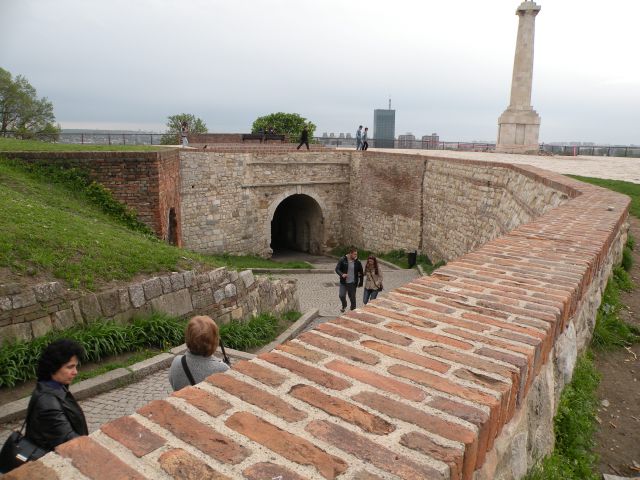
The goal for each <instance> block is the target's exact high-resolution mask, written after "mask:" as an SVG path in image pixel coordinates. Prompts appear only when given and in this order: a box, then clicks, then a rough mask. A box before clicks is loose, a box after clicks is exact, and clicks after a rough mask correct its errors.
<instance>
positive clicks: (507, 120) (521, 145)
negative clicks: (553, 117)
mask: <svg viewBox="0 0 640 480" xmlns="http://www.w3.org/2000/svg"><path fill="white" fill-rule="evenodd" d="M539 133H540V115H538V114H537V113H536V111H535V110H533V109H528V110H516V109H512V108H511V107H510V108H507V109H506V110H505V111H504V113H503V114H502V115H500V118H499V119H498V142H497V144H496V152H499V153H535V152H537V151H538V150H539V148H540V146H539V145H538V136H539Z"/></svg>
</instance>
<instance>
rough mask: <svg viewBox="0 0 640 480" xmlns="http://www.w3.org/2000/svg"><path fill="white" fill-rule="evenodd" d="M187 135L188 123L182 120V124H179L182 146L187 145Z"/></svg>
mask: <svg viewBox="0 0 640 480" xmlns="http://www.w3.org/2000/svg"><path fill="white" fill-rule="evenodd" d="M188 136H189V125H188V124H187V122H186V120H184V121H183V122H182V125H180V138H181V139H182V146H183V147H186V146H187V145H189V140H188V139H187V137H188Z"/></svg>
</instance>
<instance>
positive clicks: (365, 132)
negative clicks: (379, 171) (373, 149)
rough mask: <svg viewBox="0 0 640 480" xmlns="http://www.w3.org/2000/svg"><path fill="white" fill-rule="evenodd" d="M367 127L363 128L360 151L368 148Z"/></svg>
mask: <svg viewBox="0 0 640 480" xmlns="http://www.w3.org/2000/svg"><path fill="white" fill-rule="evenodd" d="M367 140H369V127H364V133H363V134H362V148H361V149H360V150H367V149H368V148H369V142H367Z"/></svg>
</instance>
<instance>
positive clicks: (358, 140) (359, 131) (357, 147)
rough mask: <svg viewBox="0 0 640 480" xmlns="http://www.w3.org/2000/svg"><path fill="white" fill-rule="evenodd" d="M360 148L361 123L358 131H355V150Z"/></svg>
mask: <svg viewBox="0 0 640 480" xmlns="http://www.w3.org/2000/svg"><path fill="white" fill-rule="evenodd" d="M361 149H362V125H360V126H359V127H358V131H357V132H356V150H361Z"/></svg>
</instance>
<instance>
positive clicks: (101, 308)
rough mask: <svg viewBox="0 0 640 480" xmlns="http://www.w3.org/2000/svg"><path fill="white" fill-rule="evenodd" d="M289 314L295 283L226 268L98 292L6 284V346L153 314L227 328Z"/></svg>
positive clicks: (2, 319)
mask: <svg viewBox="0 0 640 480" xmlns="http://www.w3.org/2000/svg"><path fill="white" fill-rule="evenodd" d="M289 310H299V304H298V299H297V296H296V286H295V284H294V283H292V282H288V281H283V280H270V279H267V278H264V277H257V278H255V277H254V276H253V273H252V272H251V270H246V271H243V272H240V273H239V274H238V272H235V271H229V270H227V269H226V268H218V269H215V270H212V271H209V272H203V273H197V272H194V271H186V272H173V273H170V274H167V275H160V276H154V277H149V278H146V279H144V280H141V281H138V282H132V283H130V284H126V285H123V286H121V287H119V288H116V289H112V290H105V291H101V292H97V293H81V292H78V291H74V290H68V289H66V288H64V287H63V285H62V284H61V283H60V282H48V283H42V284H38V285H34V286H21V285H17V284H2V285H0V345H1V344H2V343H4V342H7V341H11V340H14V339H18V340H24V341H28V340H31V339H33V338H37V337H40V336H42V335H44V334H46V333H47V332H49V331H51V330H62V329H66V328H70V327H73V326H75V325H82V324H88V323H91V322H94V321H96V320H97V319H104V320H113V321H116V322H120V323H123V322H128V321H129V320H131V319H132V318H133V317H134V316H136V315H145V314H149V313H151V312H153V311H160V312H165V313H168V314H170V315H174V316H178V317H181V316H187V315H195V314H198V313H202V314H206V315H210V316H211V317H212V318H214V319H215V320H216V321H217V322H218V323H221V324H224V323H227V322H229V321H230V320H231V319H235V320H240V319H246V318H248V317H250V316H252V315H257V314H258V313H263V312H284V311H289Z"/></svg>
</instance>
